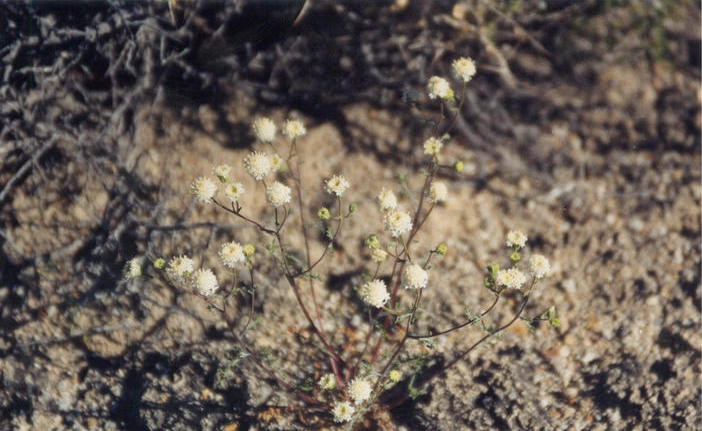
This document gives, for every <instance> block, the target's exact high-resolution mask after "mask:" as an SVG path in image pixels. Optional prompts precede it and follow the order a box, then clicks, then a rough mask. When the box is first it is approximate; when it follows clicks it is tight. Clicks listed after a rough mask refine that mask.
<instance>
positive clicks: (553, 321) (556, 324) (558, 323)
mask: <svg viewBox="0 0 702 431" xmlns="http://www.w3.org/2000/svg"><path fill="white" fill-rule="evenodd" d="M550 323H551V326H552V327H554V328H558V327H559V326H561V320H560V319H559V318H558V317H554V318H553V319H551V321H550Z"/></svg>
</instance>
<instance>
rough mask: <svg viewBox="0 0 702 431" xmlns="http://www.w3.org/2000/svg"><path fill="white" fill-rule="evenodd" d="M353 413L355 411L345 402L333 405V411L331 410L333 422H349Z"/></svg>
mask: <svg viewBox="0 0 702 431" xmlns="http://www.w3.org/2000/svg"><path fill="white" fill-rule="evenodd" d="M355 412H356V409H354V408H353V406H352V405H351V404H350V403H348V402H346V401H341V402H338V403H336V404H334V410H332V413H333V414H334V422H338V423H341V422H348V421H350V420H351V418H352V417H353V414H354V413H355Z"/></svg>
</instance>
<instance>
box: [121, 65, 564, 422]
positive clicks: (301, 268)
mask: <svg viewBox="0 0 702 431" xmlns="http://www.w3.org/2000/svg"><path fill="white" fill-rule="evenodd" d="M452 69H453V75H454V76H455V78H456V79H457V80H458V82H459V83H460V84H461V89H460V92H459V95H458V96H456V94H455V93H454V91H453V89H452V88H451V84H450V82H449V81H448V80H447V79H445V78H442V77H439V76H434V77H432V78H431V79H430V80H429V82H428V84H427V97H428V99H430V101H432V102H433V103H439V109H438V111H439V118H438V120H437V121H434V122H433V130H432V131H431V134H430V135H429V136H428V137H425V138H424V139H422V140H421V141H420V142H418V144H417V145H418V146H419V147H420V151H421V152H422V153H423V154H424V156H425V169H424V170H423V174H424V176H425V178H424V183H423V186H422V187H421V188H420V189H419V190H415V191H412V190H410V189H409V187H408V185H407V184H408V183H407V181H406V180H403V182H402V184H401V185H402V189H401V190H398V194H396V192H395V191H393V190H391V189H389V188H382V189H380V190H371V191H370V192H371V193H372V196H375V199H374V201H375V203H376V205H377V208H378V209H379V211H380V213H381V214H382V220H379V222H380V223H379V224H381V223H382V225H383V226H384V231H383V232H375V233H373V234H371V235H369V236H367V237H366V238H363V239H359V241H361V240H362V242H363V243H364V245H365V246H366V247H367V249H368V256H369V258H368V267H367V268H368V269H367V273H366V274H365V279H364V280H363V282H362V283H359V284H358V285H357V286H355V291H354V295H357V297H358V298H359V300H360V301H361V303H362V304H364V306H365V307H367V314H368V319H369V320H370V323H371V326H370V330H369V331H368V333H367V334H365V337H364V338H365V342H364V346H363V348H362V349H361V350H358V351H356V350H350V351H349V350H348V349H346V350H345V349H342V346H341V344H340V343H339V342H338V341H337V339H338V337H336V338H335V337H334V333H330V329H329V328H330V327H333V325H331V324H329V322H330V321H332V317H331V316H329V315H325V313H324V308H323V307H322V305H323V304H320V303H319V302H318V300H317V293H316V292H317V289H318V288H319V283H318V280H319V279H320V278H322V275H320V274H318V273H317V271H318V270H319V269H320V268H321V266H320V264H321V263H322V262H323V261H325V259H326V258H327V257H328V256H330V255H331V254H332V253H334V252H335V249H336V245H335V244H336V239H337V238H338V237H339V235H340V232H341V231H342V229H343V226H344V221H345V220H346V219H348V218H350V217H352V216H353V215H354V213H355V211H356V208H357V207H356V205H355V203H353V202H352V203H348V202H345V197H346V196H347V194H346V192H347V191H348V190H349V189H353V188H354V187H358V185H355V184H352V183H351V182H350V181H349V180H348V179H347V178H346V177H345V176H344V175H343V173H339V172H329V174H328V176H327V177H326V178H325V179H324V180H323V181H322V182H321V184H319V185H318V188H317V190H316V191H312V193H315V192H316V193H318V196H326V199H331V200H332V202H333V205H329V204H328V205H327V206H324V207H321V208H320V207H318V208H309V207H308V206H307V202H306V201H305V199H304V196H305V194H306V193H310V191H309V190H306V191H305V193H303V186H304V185H303V184H302V179H301V169H302V164H303V162H302V155H301V154H298V149H297V140H298V139H300V138H302V137H303V136H304V135H305V133H306V128H305V126H304V124H303V123H302V122H301V121H300V120H296V119H289V120H287V121H286V122H285V123H284V124H282V125H281V130H282V134H281V135H282V136H283V137H281V138H277V137H276V131H277V130H278V126H277V125H276V124H275V123H274V122H273V120H271V119H269V118H265V117H259V118H256V119H255V121H254V123H253V124H252V131H253V134H254V135H255V137H256V138H257V140H258V141H259V143H258V146H260V147H261V148H258V149H256V150H254V151H252V152H251V153H249V154H248V155H247V156H246V157H245V158H244V163H243V166H242V167H241V168H239V167H230V166H229V165H226V164H218V165H216V166H215V167H213V171H212V172H213V175H214V177H215V180H216V181H215V180H213V179H210V178H207V177H199V178H196V179H194V180H193V182H192V185H191V194H192V196H193V198H194V200H195V201H196V202H198V204H200V205H213V206H215V207H216V208H218V209H219V210H221V211H224V212H226V213H228V214H229V215H231V216H232V217H234V218H235V219H237V220H238V221H240V222H241V223H242V224H243V225H246V226H250V227H251V228H252V229H255V230H257V231H259V232H260V233H261V234H262V235H263V236H265V237H268V239H269V241H268V242H267V243H266V244H265V246H264V247H261V248H258V247H256V246H254V245H252V244H242V243H240V242H238V241H237V240H236V238H230V240H229V241H227V242H223V243H221V244H217V246H216V247H217V255H218V257H219V259H218V260H219V262H217V264H218V265H220V266H221V267H223V268H224V269H225V273H226V274H227V279H222V280H218V278H217V276H216V275H215V272H214V271H213V270H212V269H211V267H207V266H204V265H203V266H201V267H198V266H197V265H196V263H195V261H194V260H193V259H192V258H190V257H189V256H184V255H181V256H173V257H171V258H168V259H164V258H158V259H157V260H155V261H154V264H153V265H143V258H141V257H137V258H134V259H132V260H130V261H129V262H128V263H127V266H126V268H125V271H124V274H125V277H126V278H128V279H133V278H137V277H140V276H142V271H143V272H145V273H146V272H148V271H154V272H155V276H153V277H152V278H151V279H152V280H155V281H160V282H162V283H166V284H168V285H170V286H173V287H175V288H178V289H181V290H183V291H185V292H189V293H191V294H193V295H196V296H198V297H200V298H201V299H202V300H203V301H205V302H206V303H207V304H208V305H209V307H210V308H211V309H212V310H215V311H217V312H219V313H220V314H221V316H222V318H223V319H224V320H225V321H226V323H227V325H228V326H229V328H230V329H231V331H232V334H233V336H234V339H235V341H236V342H237V344H238V348H239V349H241V352H242V356H241V358H246V359H247V360H251V362H252V363H253V364H254V366H256V367H258V369H259V370H260V371H261V372H262V373H264V374H265V375H267V376H268V377H269V378H270V379H272V380H274V381H275V382H277V384H278V385H279V387H280V388H281V389H282V390H284V391H286V392H288V393H290V394H293V395H295V396H297V397H298V398H299V400H301V401H302V402H304V403H306V404H307V405H308V406H309V407H310V408H314V409H317V410H321V411H322V412H324V413H325V414H326V415H328V416H327V417H328V418H329V420H330V421H333V422H336V423H344V424H347V425H348V427H349V428H352V427H353V424H354V423H355V422H356V421H357V420H359V419H361V418H362V417H364V416H365V415H366V414H367V413H368V412H369V411H371V409H374V408H390V407H393V406H396V405H399V404H401V403H402V402H404V401H405V400H407V399H408V398H414V397H416V396H418V394H421V393H423V391H424V390H425V389H424V387H425V386H426V384H427V382H429V381H430V380H431V379H432V378H435V377H439V376H442V375H444V374H445V373H446V372H447V371H448V370H449V369H450V368H451V367H453V366H454V365H455V364H456V363H458V362H459V361H462V360H463V359H465V357H466V356H467V355H468V353H470V352H471V351H473V350H474V349H475V348H476V347H477V346H479V345H481V344H482V343H484V342H485V341H487V340H490V339H491V340H495V339H496V337H499V336H500V335H501V333H502V332H503V331H504V330H505V329H506V328H508V327H509V326H511V325H512V324H514V323H515V322H517V321H519V320H520V319H521V320H523V321H524V322H525V323H526V324H527V326H529V327H530V328H534V327H535V325H536V324H537V323H538V322H539V321H542V320H545V321H548V322H549V323H550V324H551V325H552V326H558V317H557V316H556V311H555V308H554V307H550V308H548V309H547V310H546V311H544V312H542V313H540V314H538V315H537V316H536V317H532V318H526V317H523V316H522V315H523V313H524V311H525V310H526V306H527V303H528V301H529V298H530V295H531V293H532V292H533V290H534V289H535V288H536V286H537V284H538V282H539V281H540V280H542V279H543V278H544V277H546V276H547V275H548V273H549V272H550V270H551V267H550V264H549V261H548V259H547V258H546V257H545V256H543V255H539V254H534V255H531V256H530V257H529V259H528V260H527V261H526V263H523V262H521V261H522V259H521V253H523V251H524V247H525V246H526V244H527V241H528V238H527V235H526V234H524V233H523V232H521V231H516V230H514V231H510V232H509V233H507V235H506V239H505V245H506V246H507V248H508V250H509V255H508V260H507V261H508V264H507V265H506V266H505V267H503V268H500V267H499V265H498V264H490V265H489V266H488V268H487V273H486V276H485V278H484V280H483V283H482V286H477V288H485V289H487V290H488V291H489V292H490V294H491V295H492V297H493V300H492V303H491V304H490V305H489V306H488V307H487V308H486V309H485V310H484V311H482V312H480V313H477V314H476V313H471V312H467V313H466V320H465V321H464V322H462V323H460V324H458V325H454V326H451V327H448V328H446V329H443V330H440V331H436V332H431V333H420V332H418V331H417V328H418V327H419V325H418V324H419V322H420V321H422V320H425V319H433V318H431V317H425V316H423V315H421V316H420V313H419V310H420V309H421V308H422V300H423V299H424V298H423V296H424V295H423V294H424V291H425V289H432V288H436V287H437V286H434V285H432V280H435V279H436V278H437V277H436V276H433V275H432V269H431V260H432V258H435V256H436V258H440V257H442V256H445V255H446V254H447V253H449V252H450V250H449V248H448V246H447V245H446V243H445V242H441V243H439V244H438V245H435V246H433V247H434V248H433V249H431V250H430V251H429V252H428V253H426V255H424V256H422V255H421V254H419V253H417V252H416V251H415V250H413V246H414V245H415V242H416V241H415V238H416V236H417V233H418V232H419V231H420V230H421V229H422V227H423V226H424V225H425V224H426V221H427V219H429V217H430V215H431V214H432V211H433V209H434V208H435V207H436V206H437V205H442V203H443V202H445V201H447V200H448V199H450V191H449V188H448V187H447V185H446V184H445V183H444V182H442V181H439V180H438V175H439V174H440V172H442V171H444V172H446V173H451V172H461V171H462V170H463V163H462V162H460V161H452V162H450V163H443V162H442V159H444V156H443V154H442V149H443V147H444V146H445V145H446V144H447V143H448V142H449V141H450V136H449V135H448V132H449V131H450V130H451V128H452V127H453V125H454V124H455V121H456V118H457V116H458V112H460V109H461V107H462V104H463V101H464V100H465V92H466V86H467V84H468V83H469V81H470V80H471V79H472V78H473V76H474V75H475V73H476V68H475V64H474V62H473V60H471V59H469V58H460V59H457V60H455V61H454V62H453V64H452ZM442 125H443V130H440V127H442ZM281 141H282V142H281ZM263 148H265V149H266V152H264V151H263ZM271 150H273V153H271V152H270V151H271ZM278 154H284V155H286V156H285V157H281V156H279V155H278ZM283 165H285V166H286V169H285V170H281V169H280V168H281V166H283ZM242 168H243V169H242ZM246 174H248V175H250V176H251V177H253V178H254V180H256V181H257V182H260V183H262V186H263V187H260V188H258V187H257V190H258V191H259V192H260V191H263V193H264V195H265V199H266V201H267V202H268V204H269V208H268V211H269V216H268V217H267V218H262V219H260V220H259V219H257V218H256V217H255V216H254V215H252V214H250V213H248V212H247V211H246V202H247V191H246V190H245V189H244V187H243V185H242V184H241V182H240V181H241V176H242V175H246ZM407 193H414V194H415V195H416V199H415V200H414V204H413V205H410V204H407V203H404V202H401V201H400V199H398V196H400V197H404V196H406V195H407ZM306 210H309V211H311V212H312V213H313V214H316V216H317V218H316V219H315V220H313V221H312V223H308V221H307V220H305V214H306ZM291 217H298V218H299V222H300V223H299V226H300V231H299V232H297V233H298V234H299V235H300V236H301V237H302V238H303V240H304V241H303V243H304V250H303V251H302V252H297V251H295V250H292V249H291V247H290V246H289V245H288V244H290V241H289V240H288V239H287V238H288V235H293V234H295V231H292V232H288V229H286V228H288V226H289V223H288V221H289V220H290V219H291ZM310 226H319V227H320V230H322V232H323V233H324V237H325V238H326V240H327V246H326V247H324V248H323V249H322V250H321V251H320V252H319V253H318V254H317V255H313V253H312V250H311V247H310V241H311V232H310V230H311V229H310ZM262 249H265V250H268V251H269V258H270V259H272V261H273V262H274V263H275V265H276V267H277V268H278V271H280V273H281V275H282V276H283V278H284V280H285V282H286V283H287V285H288V287H289V288H290V289H291V291H292V293H293V294H294V296H295V299H296V302H297V306H298V308H299V311H300V317H301V318H304V321H305V323H306V325H307V327H308V328H309V329H310V332H311V333H312V334H313V338H312V340H310V341H308V342H311V343H314V346H315V347H319V350H320V351H321V353H320V355H322V356H324V357H325V361H324V363H325V364H328V366H327V369H324V370H321V372H319V371H316V373H317V374H315V375H309V376H307V377H306V378H305V379H304V380H305V381H306V382H309V384H307V383H306V384H304V385H301V384H299V381H296V380H295V379H294V378H292V377H291V376H289V375H287V374H286V373H285V372H284V371H282V369H281V367H279V366H277V364H275V362H276V361H279V360H280V361H282V360H284V358H274V357H273V356H272V354H271V352H270V351H268V350H260V349H257V348H256V347H255V343H254V342H253V341H252V339H251V336H250V332H251V331H252V327H253V324H254V322H255V321H256V320H257V319H258V318H259V317H260V316H258V315H257V314H258V313H259V311H258V310H260V307H257V306H256V304H257V301H260V298H257V297H256V290H257V289H256V286H255V285H254V282H253V280H254V272H255V271H256V270H257V268H258V267H259V265H260V261H261V260H262V259H263V258H264V257H263V255H262V253H263V252H262ZM156 262H158V263H156ZM212 264H213V265H214V264H215V263H214V262H213V263H212ZM304 291H308V293H309V296H308V297H309V298H310V299H311V303H310V302H309V301H305V298H304V297H303V292H304ZM507 291H511V292H514V293H513V294H510V296H511V297H513V295H517V296H518V297H520V298H521V299H520V302H519V305H518V308H517V312H516V313H515V314H514V315H513V316H512V318H510V319H508V320H507V321H506V322H502V323H499V322H495V323H486V321H487V320H488V319H487V315H488V314H489V313H490V312H491V311H493V310H495V309H496V307H497V305H498V303H499V302H500V298H502V296H503V294H504V293H505V292H507ZM437 296H440V292H437ZM233 301H235V302H238V303H239V304H240V305H244V307H241V308H236V306H233V305H232V302H233ZM237 309H245V310H248V311H247V314H245V315H244V316H240V315H236V313H235V311H234V310H237ZM430 323H432V324H438V325H440V323H437V322H430ZM476 325H477V326H478V327H480V329H481V330H483V331H484V332H485V334H484V335H483V336H482V337H481V338H480V339H479V340H478V341H477V342H475V343H474V344H473V345H471V346H469V347H467V348H463V350H461V349H460V348H458V347H457V348H456V349H455V353H453V355H452V356H451V357H450V358H448V359H446V360H445V361H444V362H442V365H441V366H435V367H429V363H430V361H429V360H428V358H427V357H426V356H416V355H415V356H413V355H412V354H410V353H409V351H410V349H408V347H409V344H410V343H423V344H424V345H425V346H432V345H433V339H434V338H435V337H440V336H442V335H445V334H448V333H451V332H454V331H459V330H462V329H464V328H467V327H470V326H476ZM423 326H425V325H423ZM300 342H301V343H304V342H307V341H302V340H301V341H300ZM274 364H275V365H274ZM419 376H421V379H420V378H419ZM313 382H316V384H313ZM398 388H399V390H398Z"/></svg>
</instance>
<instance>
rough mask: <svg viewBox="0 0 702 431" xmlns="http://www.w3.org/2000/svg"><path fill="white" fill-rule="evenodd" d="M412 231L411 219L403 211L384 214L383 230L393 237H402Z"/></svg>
mask: <svg viewBox="0 0 702 431" xmlns="http://www.w3.org/2000/svg"><path fill="white" fill-rule="evenodd" d="M410 229H412V217H410V215H409V214H407V213H406V212H404V211H400V210H392V211H389V212H387V213H386V214H385V230H387V231H390V235H392V236H394V237H399V236H402V234H404V233H407V232H409V231H410Z"/></svg>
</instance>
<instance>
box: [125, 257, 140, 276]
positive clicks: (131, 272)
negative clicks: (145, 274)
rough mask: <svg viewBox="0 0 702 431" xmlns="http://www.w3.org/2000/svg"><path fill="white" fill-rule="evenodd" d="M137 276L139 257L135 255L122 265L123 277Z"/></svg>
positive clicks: (138, 273) (138, 274)
mask: <svg viewBox="0 0 702 431" xmlns="http://www.w3.org/2000/svg"><path fill="white" fill-rule="evenodd" d="M139 276H141V258H138V257H135V258H132V259H130V260H129V261H128V262H127V264H126V265H125V266H124V277H125V278H137V277H139Z"/></svg>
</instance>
